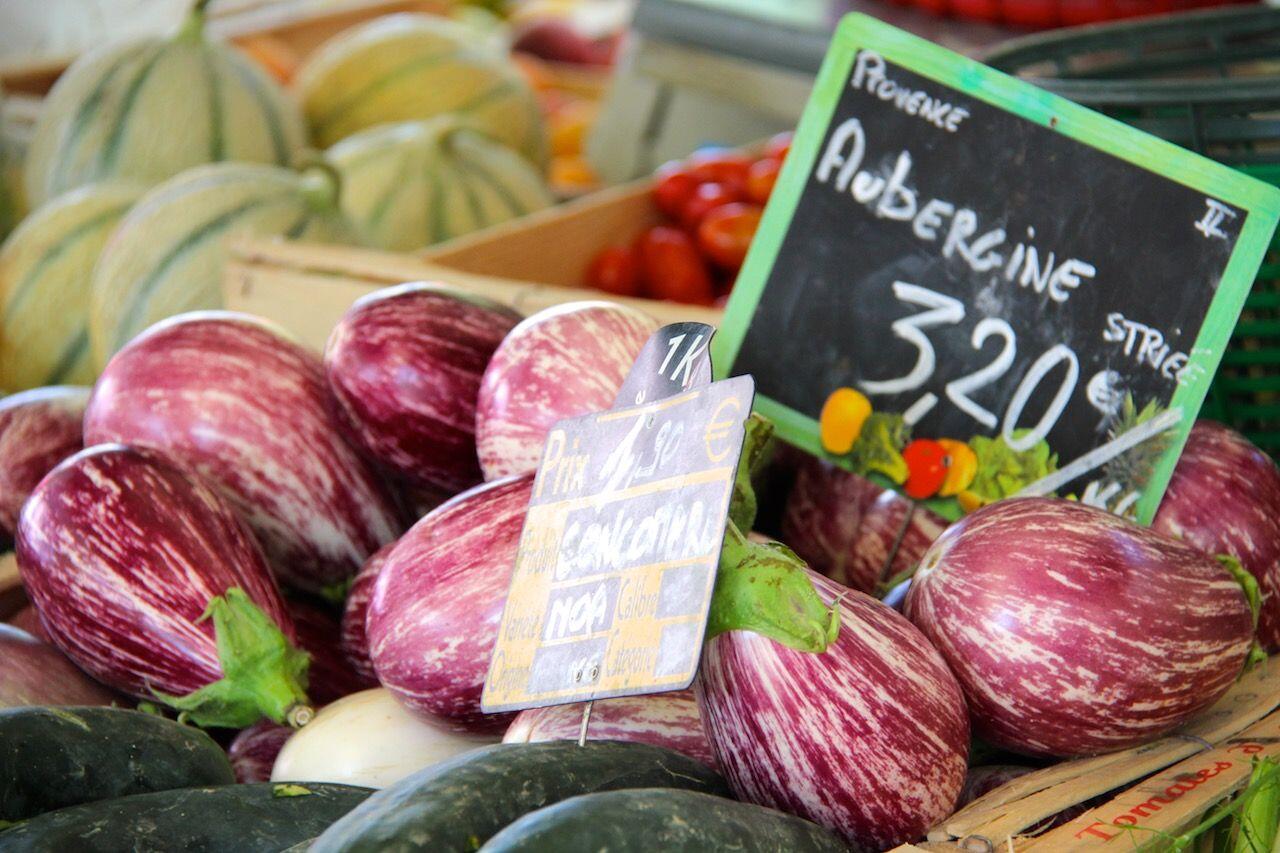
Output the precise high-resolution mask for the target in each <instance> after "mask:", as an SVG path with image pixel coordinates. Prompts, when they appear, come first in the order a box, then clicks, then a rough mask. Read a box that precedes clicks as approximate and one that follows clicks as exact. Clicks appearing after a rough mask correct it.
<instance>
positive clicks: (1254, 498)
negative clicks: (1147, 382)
mask: <svg viewBox="0 0 1280 853" xmlns="http://www.w3.org/2000/svg"><path fill="white" fill-rule="evenodd" d="M1151 526H1152V528H1153V529H1155V530H1158V531H1160V532H1161V533H1166V534H1168V535H1170V536H1173V537H1175V538H1177V539H1182V540H1184V541H1185V542H1186V543H1187V544H1188V545H1191V546H1192V547H1194V548H1198V549H1199V550H1201V551H1203V552H1205V553H1206V554H1210V555H1216V554H1230V555H1231V556H1233V557H1235V558H1236V559H1238V560H1239V561H1240V563H1241V565H1243V566H1244V567H1245V568H1246V569H1248V570H1249V572H1250V573H1251V574H1252V575H1253V576H1254V577H1255V578H1257V580H1258V586H1259V589H1260V590H1261V593H1262V609H1261V612H1260V614H1259V618H1258V642H1259V643H1261V644H1262V646H1263V648H1264V649H1266V650H1267V651H1269V652H1275V651H1280V471H1278V470H1277V469H1276V463H1275V461H1274V460H1272V458H1271V457H1270V456H1268V455H1267V454H1266V453H1264V452H1262V451H1261V450H1259V449H1258V448H1257V447H1255V446H1253V444H1251V443H1250V442H1249V440H1248V439H1247V438H1245V437H1244V436H1243V435H1241V434H1240V433H1238V432H1236V431H1235V430H1232V429H1229V428H1227V427H1225V426H1222V425H1221V424H1217V423H1213V422H1212V421H1199V422H1197V423H1196V425H1195V426H1193V427H1192V428H1191V435H1190V436H1189V437H1188V438H1187V444H1186V446H1185V447H1184V448H1183V449H1182V456H1181V457H1179V459H1178V465H1177V467H1176V468H1174V469H1173V479H1172V480H1170V481H1169V488H1168V490H1167V491H1166V492H1165V493H1164V499H1163V500H1162V501H1161V502H1160V508H1159V510H1158V511H1157V512H1156V517H1155V520H1154V521H1152V523H1151Z"/></svg>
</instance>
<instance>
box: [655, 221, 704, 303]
mask: <svg viewBox="0 0 1280 853" xmlns="http://www.w3.org/2000/svg"><path fill="white" fill-rule="evenodd" d="M636 245H637V251H638V254H639V258H640V280H641V282H642V285H643V291H644V295H645V296H648V297H650V298H652V299H670V300H672V301H674V302H690V303H695V304H699V305H710V304H711V302H712V300H713V299H714V298H715V288H714V286H713V285H712V283H711V275H710V274H709V273H708V272H707V266H706V263H705V262H704V261H703V260H702V256H701V255H699V254H698V249H697V247H696V246H695V245H694V243H693V240H692V238H690V237H689V235H688V234H686V233H685V232H684V231H682V230H680V229H679V228H676V227H675V226H672V225H655V226H654V227H652V228H650V229H649V230H648V231H646V232H645V233H644V234H642V235H641V237H640V240H639V241H638V242H637V244H636Z"/></svg>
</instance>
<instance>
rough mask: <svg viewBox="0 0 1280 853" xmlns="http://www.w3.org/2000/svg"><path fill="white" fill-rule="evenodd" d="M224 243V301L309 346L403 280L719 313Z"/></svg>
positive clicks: (709, 317) (424, 265) (421, 267)
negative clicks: (357, 306) (359, 303)
mask: <svg viewBox="0 0 1280 853" xmlns="http://www.w3.org/2000/svg"><path fill="white" fill-rule="evenodd" d="M229 248H230V258H229V260H228V262H227V265H226V269H225V272H224V277H223V298H224V301H225V304H226V306H227V307H228V308H230V309H232V310H235V311H244V312H246V313H250V314H256V315H258V316H260V317H265V318H266V319H268V320H271V321H273V322H275V323H278V324H279V325H281V326H283V327H284V328H285V329H287V330H289V331H290V332H292V333H293V334H294V336H295V337H297V338H298V339H300V340H301V341H302V342H303V343H304V344H306V345H308V346H311V347H313V348H315V349H322V348H323V347H324V343H325V341H326V340H327V339H328V337H329V332H330V331H331V330H332V329H333V327H334V325H335V324H336V323H337V322H338V320H339V319H341V317H342V315H343V313H344V312H345V311H346V309H347V308H348V307H349V306H350V305H351V303H352V302H354V301H355V300H356V299H358V298H360V297H361V296H364V295H365V294H368V293H372V292H373V291H375V290H378V289H379V288H382V287H386V286H388V285H392V284H399V283H402V282H409V281H438V282H442V283H444V284H448V285H452V286H454V287H458V288H461V289H463V290H466V291H468V292H470V293H473V294H476V295H478V296H484V297H487V298H489V299H492V300H495V301H497V302H501V303H503V304H505V305H510V306H511V307H513V308H515V309H516V310H517V311H520V312H521V313H522V314H525V315H528V314H532V313H534V312H536V311H540V310H542V309H543V308H548V307H551V306H552V305H560V304H563V303H565V302H576V301H580V300H600V299H608V300H609V301H612V302H620V303H622V304H624V305H630V306H632V307H634V308H638V309H639V310H641V311H644V312H646V313H648V314H650V315H652V316H653V317H655V318H656V319H658V320H660V321H661V322H663V323H674V322H678V321H681V320H694V321H698V322H703V323H709V324H711V325H719V323H720V319H721V317H722V312H721V311H720V310H719V309H716V308H707V307H703V306H699V305H681V304H679V303H676V302H660V301H657V300H652V299H631V298H626V297H616V296H611V295H610V294H603V293H600V292H599V291H595V290H587V289H585V288H576V287H561V286H558V285H552V284H541V283H538V282H529V281H515V280H511V279H504V278H498V277H495V276H486V275H477V274H474V273H469V272H462V271H459V270H455V269H452V268H450V267H445V266H441V265H440V264H438V263H435V262H433V261H426V260H422V259H421V258H418V257H415V256H413V255H399V254H393V253H389V252H376V251H371V250H368V249H353V248H349V247H346V246H326V245H319V244H302V243H288V242H284V241H240V242H236V243H234V244H232V245H231V246H230V247H229Z"/></svg>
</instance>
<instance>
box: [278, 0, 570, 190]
mask: <svg viewBox="0 0 1280 853" xmlns="http://www.w3.org/2000/svg"><path fill="white" fill-rule="evenodd" d="M293 85H294V88H295V91H296V92H297V93H298V97H299V100H300V101H301V103H302V109H303V112H304V113H305V115H306V118H307V123H308V125H309V126H310V128H311V138H312V141H313V142H315V143H316V144H317V145H319V146H320V147H321V148H328V147H329V146H331V145H333V144H334V143H335V142H337V141H338V140H340V139H344V138H346V137H348V136H351V135H352V134H353V133H356V132H357V131H361V130H364V129H366V128H370V127H374V126H376V125H379V124H390V123H393V122H402V121H416V120H421V119H429V118H434V117H436V116H439V115H447V114H452V115H456V116H458V117H461V118H464V119H465V120H466V121H467V122H468V123H470V124H471V125H472V126H474V127H475V128H476V129H477V130H480V131H482V132H484V133H487V134H489V135H490V136H492V137H494V138H495V139H497V140H499V141H500V142H503V143H505V144H506V145H508V146H510V147H511V148H513V149H515V150H516V151H519V152H520V153H521V154H523V155H524V156H525V157H527V158H528V159H529V160H530V161H531V162H533V163H535V164H536V165H538V166H539V167H544V166H545V165H546V158H547V135H546V128H545V127H544V126H543V123H542V113H541V111H540V109H539V107H538V101H537V98H536V97H535V96H534V94H533V90H532V89H531V88H530V86H529V84H528V83H527V82H526V81H525V79H524V77H523V76H522V75H521V73H520V70H519V69H518V68H516V66H515V65H514V64H513V63H512V62H511V61H510V60H509V59H508V58H507V57H506V56H505V55H504V54H503V53H502V52H500V51H499V50H497V49H496V48H495V47H494V45H493V44H492V43H491V42H490V41H489V40H485V39H481V38H479V37H478V36H477V35H476V34H475V32H474V31H473V29H472V28H469V27H467V26H464V25H462V24H459V23H455V22H453V21H449V20H446V19H443V18H436V17H432V16H430V15H416V14H400V15H388V16H386V17H383V18H379V19H376V20H374V21H371V22H369V23H367V24H363V25H361V26H357V27H353V28H352V29H350V30H347V31H346V32H344V33H340V34H338V35H337V36H335V37H334V38H332V39H330V40H329V41H327V42H325V43H324V44H323V45H321V46H320V48H319V49H318V50H317V51H316V52H315V53H313V54H312V55H311V56H310V57H309V58H308V59H307V61H306V62H305V63H304V64H303V66H302V67H301V68H300V69H299V70H298V75H297V77H295V78H294V84H293Z"/></svg>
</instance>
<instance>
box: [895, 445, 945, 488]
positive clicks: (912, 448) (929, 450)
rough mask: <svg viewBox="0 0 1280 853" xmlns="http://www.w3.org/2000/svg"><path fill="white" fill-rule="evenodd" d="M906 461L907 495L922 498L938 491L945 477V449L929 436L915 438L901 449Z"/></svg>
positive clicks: (903, 458) (905, 485)
mask: <svg viewBox="0 0 1280 853" xmlns="http://www.w3.org/2000/svg"><path fill="white" fill-rule="evenodd" d="M902 461H904V462H906V463H907V482H906V483H905V484H904V485H903V491H905V492H906V493H907V497H909V498H915V499H916V500H924V499H925V498H928V497H932V496H933V495H935V494H937V493H938V489H941V488H942V483H943V482H944V481H945V480H946V479H947V449H946V448H945V447H943V446H942V445H941V444H939V443H938V442H936V441H934V440H932V439H929V438H917V439H916V440H915V441H913V442H911V443H910V444H908V445H907V446H906V447H905V448H903V451H902Z"/></svg>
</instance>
